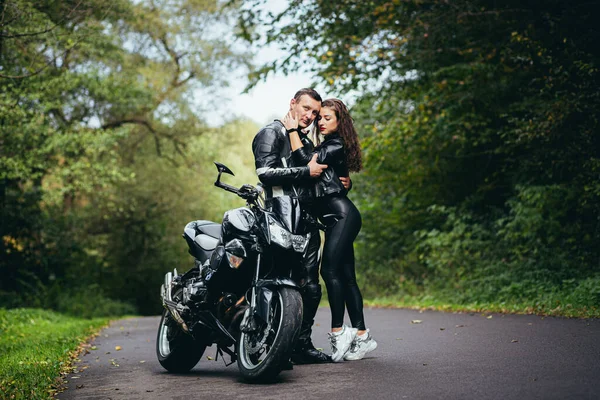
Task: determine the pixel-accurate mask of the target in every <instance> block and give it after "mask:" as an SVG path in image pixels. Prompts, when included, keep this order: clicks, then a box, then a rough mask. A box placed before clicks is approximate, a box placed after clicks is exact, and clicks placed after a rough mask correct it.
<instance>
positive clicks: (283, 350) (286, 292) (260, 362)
mask: <svg viewBox="0 0 600 400" xmlns="http://www.w3.org/2000/svg"><path fill="white" fill-rule="evenodd" d="M301 323H302V297H301V296H300V293H299V292H298V290H296V289H292V288H287V287H281V288H279V289H278V291H277V292H276V296H274V299H273V305H272V307H271V313H270V315H269V321H267V323H263V324H262V326H261V327H260V329H258V330H256V331H254V332H250V333H246V332H241V334H240V338H239V340H238V341H237V343H236V352H237V355H238V359H237V364H238V368H239V370H240V373H241V374H242V376H243V378H244V379H246V380H247V381H250V382H265V381H271V380H273V379H274V378H275V377H276V376H277V375H278V374H279V373H280V372H281V370H282V369H283V367H284V365H285V364H286V363H288V362H289V359H290V355H291V353H292V350H293V346H294V342H295V341H296V339H297V336H298V332H299V331H300V324H301Z"/></svg>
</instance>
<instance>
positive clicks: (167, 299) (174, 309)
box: [161, 270, 190, 333]
mask: <svg viewBox="0 0 600 400" xmlns="http://www.w3.org/2000/svg"><path fill="white" fill-rule="evenodd" d="M175 273H177V270H175ZM172 288H173V273H171V272H167V273H166V274H165V283H164V284H162V286H161V297H162V303H163V307H165V308H166V309H167V310H169V313H170V314H171V316H172V317H173V319H174V320H175V321H177V323H178V324H179V326H181V329H183V331H184V332H185V333H190V330H189V328H188V326H187V325H186V323H185V322H184V321H183V318H181V314H180V312H181V311H184V310H185V308H186V307H185V306H183V305H180V304H178V303H177V302H175V301H173V298H172V297H171V295H172V293H171V290H172Z"/></svg>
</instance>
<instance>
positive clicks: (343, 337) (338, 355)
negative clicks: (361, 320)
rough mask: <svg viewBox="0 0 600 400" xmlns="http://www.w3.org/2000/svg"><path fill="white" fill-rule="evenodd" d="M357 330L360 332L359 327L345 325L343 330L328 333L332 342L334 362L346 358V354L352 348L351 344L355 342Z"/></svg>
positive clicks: (332, 358)
mask: <svg viewBox="0 0 600 400" xmlns="http://www.w3.org/2000/svg"><path fill="white" fill-rule="evenodd" d="M356 332H358V329H356V328H350V327H347V326H346V325H344V326H343V327H342V330H341V331H339V332H330V333H328V334H327V335H329V342H330V343H331V360H332V361H333V362H340V361H343V360H344V355H345V354H346V352H348V350H350V346H351V345H352V342H354V338H355V337H356Z"/></svg>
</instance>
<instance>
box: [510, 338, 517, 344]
mask: <svg viewBox="0 0 600 400" xmlns="http://www.w3.org/2000/svg"><path fill="white" fill-rule="evenodd" d="M510 342H511V343H517V342H518V340H517V339H513V340H511V341H510Z"/></svg>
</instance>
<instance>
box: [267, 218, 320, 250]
mask: <svg viewBox="0 0 600 400" xmlns="http://www.w3.org/2000/svg"><path fill="white" fill-rule="evenodd" d="M269 234H270V235H271V240H272V241H273V242H275V243H277V244H278V245H279V246H281V247H283V248H284V249H294V251H297V252H298V253H304V250H306V246H307V245H308V241H309V239H310V234H306V235H294V234H292V233H290V232H289V231H288V230H287V229H285V228H284V227H282V226H281V225H279V224H278V223H277V222H276V221H275V220H274V219H272V218H269Z"/></svg>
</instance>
